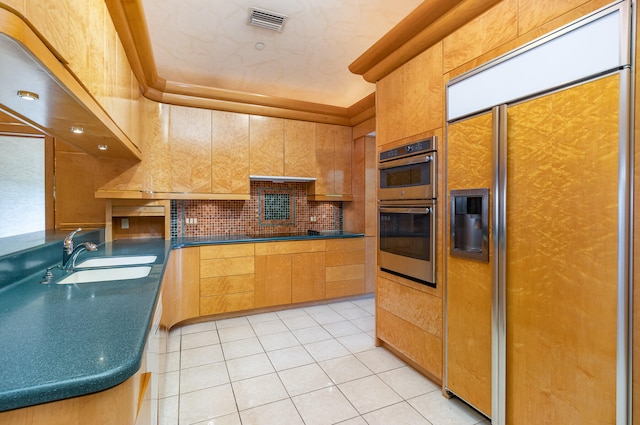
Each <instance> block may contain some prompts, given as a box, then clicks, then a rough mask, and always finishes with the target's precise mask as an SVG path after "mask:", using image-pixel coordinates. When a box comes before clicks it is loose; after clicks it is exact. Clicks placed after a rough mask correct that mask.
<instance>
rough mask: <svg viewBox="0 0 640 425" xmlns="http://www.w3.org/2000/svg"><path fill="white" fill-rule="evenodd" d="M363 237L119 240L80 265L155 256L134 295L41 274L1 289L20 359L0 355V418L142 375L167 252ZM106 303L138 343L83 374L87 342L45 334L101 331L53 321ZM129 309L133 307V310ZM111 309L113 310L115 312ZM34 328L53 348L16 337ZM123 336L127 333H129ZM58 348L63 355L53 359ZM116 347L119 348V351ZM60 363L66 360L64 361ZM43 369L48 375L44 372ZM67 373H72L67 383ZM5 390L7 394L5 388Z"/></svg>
mask: <svg viewBox="0 0 640 425" xmlns="http://www.w3.org/2000/svg"><path fill="white" fill-rule="evenodd" d="M364 236H365V235H364V234H362V233H350V232H327V233H323V234H320V235H312V236H308V235H300V236H282V237H268V236H265V237H249V236H246V235H223V236H206V237H194V238H189V237H184V238H177V239H173V240H171V241H166V240H163V239H148V240H128V241H127V240H120V241H116V242H113V243H108V244H103V245H101V246H100V249H99V250H98V252H96V253H83V255H81V258H82V259H86V258H90V257H92V256H104V255H113V256H116V255H140V254H156V255H158V259H157V260H156V263H154V264H153V265H152V266H153V267H152V272H151V273H150V275H149V276H148V277H146V278H143V279H141V280H136V282H135V284H136V286H135V287H134V286H133V285H132V281H118V282H117V283H115V282H109V283H108V284H105V283H102V282H95V283H90V284H89V283H85V284H81V285H56V284H50V285H40V284H39V281H40V280H41V277H42V272H43V271H44V270H41V271H39V272H37V273H33V274H31V275H29V276H26V277H24V278H23V279H21V280H18V281H16V282H13V283H11V284H10V285H8V286H5V287H4V288H0V323H2V327H0V346H4V347H9V348H10V349H11V350H15V351H16V352H14V353H6V352H4V353H3V351H7V350H8V348H5V349H4V350H2V348H1V347H0V358H2V359H3V362H2V367H0V412H2V411H7V410H13V409H18V408H23V407H28V406H33V405H37V404H42V403H46V402H52V401H59V400H63V399H67V398H72V397H78V396H82V395H88V394H91V393H95V392H99V391H103V390H106V389H109V388H112V387H114V386H117V385H119V384H121V383H123V382H124V381H126V380H127V379H128V378H130V377H131V376H133V375H134V374H135V373H136V372H137V371H138V370H139V369H140V366H141V364H142V357H143V353H144V346H145V343H146V340H147V336H148V333H149V330H150V328H151V322H152V318H153V313H154V311H155V308H156V303H157V299H158V294H159V292H160V288H161V283H162V277H163V275H164V270H165V267H166V264H167V260H168V258H169V254H170V251H171V250H173V249H180V248H186V247H195V246H203V245H214V244H230V243H251V242H275V241H295V240H314V239H340V238H357V237H364ZM47 244H48V245H51V241H47ZM53 245H55V244H53ZM55 248H56V249H58V247H57V246H55ZM35 252H37V251H35ZM106 252H108V253H106ZM23 255H27V256H29V255H34V253H33V252H31V251H27V252H25V253H24V254H23ZM7 257H8V256H7ZM51 265H52V264H51ZM72 287H75V288H72ZM78 288H80V289H78ZM91 288H93V289H91ZM48 289H53V290H48ZM114 289H115V290H116V292H117V291H121V292H117V293H110V292H113V290H114ZM82 290H86V291H87V292H91V294H90V296H89V297H87V294H82ZM65 291H66V292H65ZM74 291H75V293H74ZM73 295H79V297H78V298H79V299H78V301H80V302H79V303H78V302H76V303H75V304H72V301H69V299H73ZM102 297H104V298H102ZM109 297H115V298H116V299H117V302H113V300H111V304H114V305H116V306H117V308H119V310H118V311H115V310H111V311H109V313H111V314H110V315H109V318H110V319H111V320H114V319H115V320H116V321H117V320H122V321H124V322H126V323H129V324H130V325H131V327H130V329H128V330H129V331H130V332H132V333H133V335H132V336H130V337H129V338H128V339H127V341H126V342H127V343H128V345H127V347H128V348H126V350H125V351H126V352H125V353H117V352H118V351H119V350H118V348H120V345H119V344H114V343H113V341H112V340H111V339H109V343H108V344H105V345H108V346H109V347H111V351H109V352H108V353H106V354H105V357H109V356H111V355H113V357H117V358H118V361H117V362H115V363H114V364H112V365H109V366H108V367H105V368H103V369H100V368H99V367H94V368H92V369H91V370H88V371H82V369H86V368H87V367H89V366H90V365H88V364H87V363H90V362H87V361H86V359H87V357H86V356H84V357H83V356H82V355H80V354H79V353H78V352H74V349H78V347H77V346H85V347H86V345H85V344H83V343H84V342H87V343H88V342H90V341H76V343H75V346H76V347H75V348H74V344H73V343H65V342H64V341H60V339H61V337H62V336H63V335H66V334H65V333H64V332H67V331H68V329H66V328H64V329H62V331H60V332H61V333H60V335H58V337H60V338H58V339H55V340H52V339H50V338H49V337H50V336H51V335H50V334H49V332H54V333H55V332H56V331H59V330H58V329H57V328H53V327H51V328H47V327H48V326H51V323H55V324H60V323H63V324H65V325H74V324H77V323H81V324H82V325H89V324H91V325H93V326H95V327H97V328H99V327H100V325H103V324H104V323H105V322H106V320H102V318H97V319H96V320H94V321H93V322H92V321H86V320H85V321H83V320H82V319H84V318H85V317H79V318H78V317H71V318H70V317H65V318H66V322H60V321H56V318H55V317H50V316H51V315H53V316H55V315H56V314H62V316H65V315H67V316H69V315H68V314H67V313H68V311H66V310H61V308H59V305H58V304H61V303H63V305H64V306H65V307H69V306H75V307H74V308H76V309H78V311H75V314H76V315H80V313H84V314H86V313H87V312H86V311H84V312H83V306H84V308H87V307H86V303H89V302H95V300H102V302H103V304H109ZM130 297H132V298H133V299H129V300H128V301H129V302H130V303H131V302H133V301H141V304H142V303H144V304H145V306H144V311H136V313H138V314H137V319H136V320H133V319H132V320H130V318H129V316H128V315H127V314H126V313H131V311H122V308H123V307H122V306H123V304H126V303H124V301H127V299H128V298H130ZM136 297H137V298H136ZM90 300H91V301H90ZM16 301H18V302H16ZM16 304H21V305H16ZM128 307H132V306H131V305H129V306H128ZM135 307H136V309H135V310H140V309H141V308H143V307H142V306H140V305H138V304H136V305H135ZM112 308H114V307H113V306H112ZM34 309H37V310H34ZM97 310H99V308H96V309H95V311H97ZM35 311H37V313H40V315H41V316H44V317H43V318H40V319H41V321H40V322H38V320H25V319H27V318H32V317H33V316H34V312H35ZM14 313H15V314H14ZM35 316H38V314H35ZM71 316H73V315H71ZM124 316H127V318H126V319H123V317H124ZM34 322H35V323H34ZM29 325H33V326H36V327H37V330H38V332H35V333H37V334H38V335H37V337H39V338H41V339H42V340H43V341H45V342H49V344H50V345H51V346H50V347H46V348H44V347H41V346H38V347H36V348H35V349H34V347H33V344H32V343H33V342H34V341H33V340H34V339H36V338H31V339H29V338H28V337H26V336H25V334H27V335H28V334H29V332H19V330H24V329H23V327H24V326H26V327H27V328H28V327H29ZM40 326H43V327H44V329H41V328H40ZM9 328H11V329H9ZM16 328H18V329H16ZM79 329H80V330H79V331H78V332H82V330H86V331H88V335H96V333H97V332H99V331H100V329H95V328H88V329H87V328H86V327H85V328H83V327H80V328H79ZM33 330H34V329H32V331H33ZM103 331H104V332H105V333H106V334H108V335H104V337H107V336H108V337H109V338H118V335H116V334H114V329H113V328H110V329H103ZM35 333H34V334H35ZM116 333H117V332H116ZM122 333H124V330H123V332H122ZM31 336H34V335H31ZM54 336H55V335H54ZM69 336H70V337H76V339H77V334H76V333H75V332H71V333H70V334H69ZM99 336H102V335H99ZM91 338H92V337H91V336H89V337H88V339H89V340H91ZM3 340H4V341H3ZM36 342H37V341H36ZM56 347H57V348H58V349H59V350H60V351H61V352H56V351H55V349H56ZM114 347H116V348H115V349H114ZM21 349H22V350H23V352H22V353H21V354H23V355H17V354H20V353H18V351H19V350H21ZM29 349H31V350H29ZM24 351H27V352H28V353H25V352H24ZM64 351H71V352H72V353H73V354H74V355H75V363H74V361H73V359H72V358H71V356H66V354H65V353H64ZM120 351H122V350H120ZM12 354H13V355H12ZM93 354H96V353H93ZM118 356H119V357H118ZM61 358H62V359H64V360H60V359H61ZM52 359H54V361H55V359H57V361H55V364H54V365H53V366H52V365H43V364H41V362H42V361H44V362H45V363H46V362H47V361H51V360H52ZM94 360H95V358H94ZM79 362H82V363H79ZM20 365H22V366H24V365H29V366H31V369H30V370H28V371H26V370H24V368H21V367H20ZM43 366H48V367H46V368H45V369H40V368H42V367H43ZM78 366H80V367H78ZM56 367H57V369H56ZM3 369H4V371H3ZM58 369H62V372H60V376H59V377H58V379H55V380H50V379H48V378H51V375H55V374H53V373H47V374H42V375H47V376H48V378H47V377H45V378H43V379H42V380H41V381H40V382H37V383H34V382H31V383H30V384H27V385H25V386H22V387H20V386H18V385H14V387H13V388H7V386H10V384H7V383H8V382H13V383H14V384H15V383H16V382H20V381H21V378H22V380H27V378H26V377H24V375H29V373H27V372H32V373H33V374H36V375H37V374H38V373H37V371H38V370H43V371H47V372H51V371H52V370H53V371H55V370H58ZM77 369H80V370H81V371H80V372H78V371H77ZM65 371H68V373H67V375H66V376H65ZM11 372H13V373H11ZM8 373H9V375H11V376H13V378H14V379H13V380H11V379H7V374H8ZM32 381H37V379H35V378H32ZM3 386H4V387H5V388H3Z"/></svg>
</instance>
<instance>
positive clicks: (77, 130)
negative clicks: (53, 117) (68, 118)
mask: <svg viewBox="0 0 640 425" xmlns="http://www.w3.org/2000/svg"><path fill="white" fill-rule="evenodd" d="M71 132H72V133H75V134H82V133H84V128H82V127H76V126H71Z"/></svg>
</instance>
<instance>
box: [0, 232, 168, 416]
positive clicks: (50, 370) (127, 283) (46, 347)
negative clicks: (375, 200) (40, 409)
mask: <svg viewBox="0 0 640 425" xmlns="http://www.w3.org/2000/svg"><path fill="white" fill-rule="evenodd" d="M105 250H106V251H107V252H109V254H107V255H139V254H153V255H156V256H157V257H158V258H157V260H156V262H155V263H154V264H153V265H152V269H151V272H150V274H149V276H147V277H145V278H142V279H135V280H121V281H111V282H95V283H83V284H78V285H57V284H55V283H51V284H48V285H42V284H40V283H39V282H40V280H41V278H42V275H43V272H42V271H41V272H39V273H37V274H32V275H31V276H27V277H25V278H24V279H22V280H20V281H17V282H15V283H14V284H11V285H9V286H7V287H5V288H3V289H2V290H0V359H2V362H1V363H0V411H4V410H11V409H15V408H19V407H25V406H31V405H35V404H40V403H45V402H48V401H54V400H61V399H64V398H69V397H75V396H80V395H85V394H89V393H93V392H97V391H101V390H105V389H107V388H110V387H113V386H115V385H118V384H120V383H122V382H124V381H125V380H126V379H128V378H129V377H131V376H133V374H135V372H137V371H138V369H139V368H140V365H141V361H142V354H143V350H144V345H145V341H146V338H147V334H148V331H149V328H150V325H151V320H152V317H153V312H154V308H155V304H156V298H157V295H158V291H159V288H160V283H161V280H162V274H163V272H164V267H165V263H166V261H165V260H166V258H167V257H168V254H169V250H170V242H169V241H164V240H161V239H155V240H147V241H126V242H125V241H118V242H114V243H109V244H104V245H101V246H100V247H99V250H98V252H95V253H91V254H94V255H105ZM83 254H86V253H83ZM88 257H89V256H88V255H86V256H81V257H80V258H88Z"/></svg>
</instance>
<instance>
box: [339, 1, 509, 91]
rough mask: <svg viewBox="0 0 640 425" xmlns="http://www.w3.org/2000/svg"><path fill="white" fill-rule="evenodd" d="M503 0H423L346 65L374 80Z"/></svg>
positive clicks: (370, 80)
mask: <svg viewBox="0 0 640 425" xmlns="http://www.w3.org/2000/svg"><path fill="white" fill-rule="evenodd" d="M501 1H502V0H426V1H424V2H423V3H421V4H420V6H418V7H417V8H416V9H414V10H413V12H411V13H410V14H409V15H407V17H406V18H404V19H403V20H402V21H400V23H398V24H397V25H396V26H395V27H393V28H392V29H391V30H390V31H389V32H388V33H387V34H385V35H384V36H383V37H382V38H381V39H380V40H378V41H377V42H376V43H375V44H374V45H373V46H371V47H370V48H369V49H367V51H365V52H364V53H363V54H362V55H360V57H359V58H357V59H356V60H355V61H353V62H352V63H351V65H349V70H350V71H351V72H353V73H354V74H358V75H362V76H363V77H364V79H365V80H367V81H369V82H371V83H375V82H376V81H379V80H380V79H382V78H383V77H385V76H386V75H388V74H389V73H391V72H392V71H394V70H395V69H397V68H399V67H400V66H402V65H403V64H405V63H407V62H408V61H410V60H411V59H413V58H414V57H416V56H418V55H419V54H420V53H422V52H424V51H425V50H427V49H428V48H429V47H431V46H433V45H435V44H436V43H438V42H440V41H442V40H443V39H444V38H445V37H447V36H448V35H449V34H451V33H453V32H454V31H455V30H457V29H458V28H460V27H462V26H463V25H465V24H466V23H468V22H469V21H471V20H473V19H474V18H476V17H478V16H480V15H482V14H483V13H484V12H486V11H487V10H489V9H491V8H492V7H493V6H495V5H496V4H498V3H500V2H501Z"/></svg>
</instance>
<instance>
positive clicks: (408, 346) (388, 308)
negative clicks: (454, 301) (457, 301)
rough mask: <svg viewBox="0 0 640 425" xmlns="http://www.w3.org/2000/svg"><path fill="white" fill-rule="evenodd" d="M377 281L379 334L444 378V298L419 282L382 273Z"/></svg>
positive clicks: (404, 353) (413, 359)
mask: <svg viewBox="0 0 640 425" xmlns="http://www.w3.org/2000/svg"><path fill="white" fill-rule="evenodd" d="M377 283H378V287H377V292H376V337H377V338H378V339H380V340H382V341H383V342H385V343H386V344H389V345H390V346H391V347H393V348H394V349H396V350H397V351H399V352H400V353H402V354H403V355H405V356H406V357H407V358H409V359H410V360H412V361H413V362H415V363H416V364H417V365H418V366H420V367H421V368H422V369H423V370H424V371H425V372H427V373H428V374H429V375H430V377H431V378H433V379H434V380H436V381H438V382H440V381H442V347H443V343H442V298H440V297H438V296H435V295H433V294H430V293H429V292H426V291H423V290H421V288H419V287H418V284H413V283H406V284H405V283H401V282H399V281H395V280H390V279H386V278H385V277H382V276H378V281H377ZM413 285H416V286H415V287H414V286H413Z"/></svg>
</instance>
